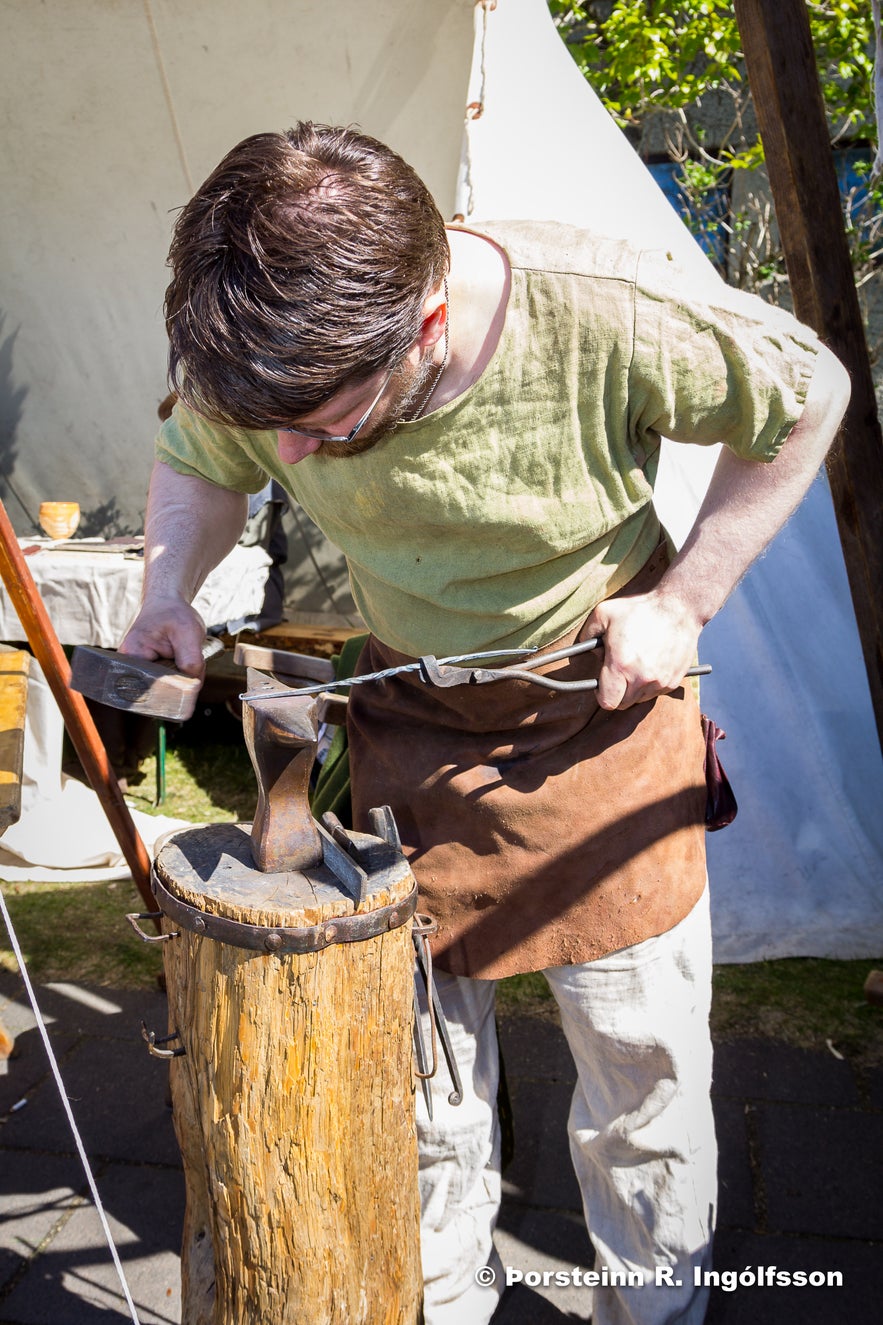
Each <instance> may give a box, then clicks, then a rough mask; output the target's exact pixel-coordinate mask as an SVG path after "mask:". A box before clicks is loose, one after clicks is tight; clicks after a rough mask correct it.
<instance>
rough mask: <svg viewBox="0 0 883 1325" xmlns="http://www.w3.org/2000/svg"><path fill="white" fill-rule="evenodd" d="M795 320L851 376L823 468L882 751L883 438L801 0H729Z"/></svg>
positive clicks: (808, 33) (811, 48)
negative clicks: (848, 396) (842, 413)
mask: <svg viewBox="0 0 883 1325" xmlns="http://www.w3.org/2000/svg"><path fill="white" fill-rule="evenodd" d="M735 10H736V18H737V20H738V23H739V29H740V32H741V34H742V43H743V48H744V51H745V62H746V65H747V69H748V78H749V82H750V85H751V92H752V95H753V98H754V105H755V109H756V112H757V121H758V125H759V127H760V133H761V137H762V139H763V144H764V151H765V154H766V162H767V169H768V171H769V177H770V185H771V187H772V191H773V199H774V202H775V207H776V219H777V221H778V224H779V232H780V234H781V238H782V247H783V249H784V253H785V262H786V265H787V268H788V276H789V278H790V281H791V288H792V292H793V296H794V310H795V312H796V314H797V316H798V317H799V318H800V319H801V320H802V321H804V322H806V323H808V324H809V325H810V326H811V327H813V328H814V329H815V331H817V332H818V334H819V335H820V336H821V337H822V339H823V340H824V341H825V343H826V344H828V345H829V346H830V347H831V349H832V350H833V351H834V353H835V354H836V355H837V356H838V357H839V358H840V359H841V360H842V362H843V363H844V364H845V365H846V367H847V368H848V369H849V373H850V376H851V378H852V399H851V401H850V405H849V409H848V410H847V413H846V418H845V419H844V422H843V426H842V427H841V430H840V433H839V436H838V439H837V441H836V442H835V445H834V447H833V449H832V452H831V454H830V456H829V459H828V462H827V470H828V479H829V481H830V484H831V493H832V497H833V501H834V511H835V514H836V516H837V526H838V530H839V533H840V542H841V545H842V547H843V557H844V561H845V563H846V571H847V575H848V577H849V586H850V591H851V593H852V600H853V605H854V607H855V615H856V621H857V625H858V631H859V636H860V638H861V642H862V650H863V653H864V658H865V666H866V668H867V672H868V682H869V685H870V690H871V700H872V703H873V706H874V713H875V715H876V720H877V731H878V734H879V736H880V740H881V744H883V436H881V430H880V420H879V417H878V413H877V402H876V397H875V394H874V383H873V378H872V375H871V365H870V360H869V357H868V347H867V342H866V340H865V333H864V327H863V324H862V317H861V310H860V308H859V302H858V296H857V294H856V289H855V280H854V276H853V270H852V263H851V260H850V256H849V246H848V244H847V240H846V235H845V232H844V228H843V219H842V213H841V207H840V194H839V189H838V184H837V177H836V173H835V169H834V160H833V156H832V152H831V145H830V141H829V137H828V126H827V122H826V119H825V109H824V104H823V101H822V94H821V89H820V87H819V81H818V75H817V72H816V65H815V59H814V56H813V46H812V36H811V33H810V26H809V16H808V14H807V9H806V4H805V0H776V3H775V4H769V3H764V0H735Z"/></svg>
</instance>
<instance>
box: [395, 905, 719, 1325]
mask: <svg viewBox="0 0 883 1325" xmlns="http://www.w3.org/2000/svg"><path fill="white" fill-rule="evenodd" d="M544 975H545V977H546V979H547V981H548V982H549V986H550V988H551V990H552V993H553V994H554V996H555V999H556V1000H557V1002H558V1006H559V1008H560V1010H561V1021H562V1027H563V1030H564V1034H565V1035H566V1037H567V1042H568V1044H569V1046H570V1050H571V1053H572V1054H573V1057H574V1061H575V1063H576V1068H577V1084H576V1088H575V1090H574V1094H573V1101H572V1104H571V1110H570V1119H569V1123H568V1132H569V1137H570V1151H571V1156H572V1159H573V1164H574V1168H575V1170H576V1176H577V1179H578V1181H579V1185H580V1189H581V1192H582V1200H583V1210H584V1213H585V1218H586V1225H587V1228H588V1232H589V1237H590V1238H591V1241H592V1244H593V1246H594V1248H595V1256H596V1262H595V1269H596V1270H598V1271H600V1270H601V1269H602V1267H605V1268H606V1270H607V1271H608V1272H611V1273H610V1275H608V1276H607V1277H612V1274H613V1273H617V1274H618V1276H619V1277H620V1278H624V1273H623V1272H628V1271H632V1272H635V1271H637V1272H640V1273H641V1275H642V1277H643V1281H644V1282H643V1286H641V1287H637V1286H619V1285H618V1284H616V1285H615V1286H606V1287H605V1286H601V1287H596V1288H595V1289H594V1296H593V1304H592V1321H593V1325H669V1323H671V1325H673V1323H674V1322H679V1323H680V1325H701V1322H702V1320H703V1319H704V1316H705V1309H706V1305H707V1290H706V1289H703V1288H696V1287H694V1278H693V1276H694V1267H695V1268H697V1269H698V1268H701V1267H704V1268H709V1266H710V1252H711V1237H712V1229H713V1226H714V1214H715V1204H716V1169H717V1153H716V1146H715V1140H714V1127H713V1122H712V1115H711V1101H710V1086H711V1038H710V1035H709V1030H708V1015H709V1007H710V1001H711V932H710V923H709V913H708V890H707V889H706V891H705V894H704V895H703V897H702V898H701V900H700V901H699V902H698V903H697V904H696V906H695V907H694V909H693V911H692V912H691V913H690V914H689V915H688V916H687V917H686V918H685V919H684V920H683V921H681V923H680V924H679V925H676V926H675V928H674V929H672V930H670V931H669V932H668V933H666V934H662V935H660V936H659V937H657V938H652V939H647V940H646V941H645V942H644V943H638V944H635V945H634V946H632V947H629V948H623V949H621V950H620V951H619V952H615V953H612V954H611V955H610V956H608V957H604V958H601V959H600V960H598V961H593V962H587V963H585V964H584V965H581V966H556V967H551V968H549V969H548V970H546V971H545V972H544ZM436 986H437V988H438V992H439V996H440V999H441V1003H442V1007H443V1009H444V1012H445V1018H446V1020H447V1022H448V1026H449V1030H450V1034H451V1038H452V1041H453V1044H454V1052H455V1054H456V1058H457V1063H458V1066H459V1069H460V1073H461V1076H462V1078H463V1090H464V1099H463V1103H462V1104H460V1105H459V1106H456V1107H454V1106H452V1105H451V1104H450V1103H449V1102H448V1094H449V1092H450V1090H451V1085H450V1078H449V1076H448V1073H447V1070H446V1068H445V1065H444V1060H443V1059H442V1060H441V1063H440V1067H439V1072H438V1075H437V1076H436V1077H435V1078H434V1079H433V1080H432V1082H431V1087H432V1101H433V1121H432V1122H430V1121H429V1119H428V1116H427V1112H426V1108H425V1104H424V1100H423V1096H422V1091H420V1090H418V1094H417V1128H418V1135H419V1139H420V1198H421V1211H422V1217H421V1244H422V1256H423V1272H424V1282H425V1290H424V1291H425V1306H424V1310H425V1318H426V1325H487V1322H488V1321H489V1320H490V1318H491V1316H492V1315H493V1312H494V1310H495V1308H496V1306H497V1302H498V1300H499V1296H500V1293H501V1291H502V1286H503V1284H502V1275H501V1270H502V1266H501V1265H500V1262H499V1258H498V1257H497V1255H496V1252H495V1251H494V1249H493V1231H494V1226H495V1223H496V1218H497V1212H498V1209H499V1203H500V1136H499V1126H498V1123H497V1113H496V1097H497V1084H498V1075H499V1059H498V1049H497V1037H496V1029H495V1024H494V994H495V988H496V986H495V982H494V981H491V980H469V979H463V978H461V977H458V976H451V975H446V974H445V973H443V972H438V971H437V972H436ZM424 1034H425V1035H427V1034H428V1031H427V1028H426V1024H425V1018H424ZM510 1074H512V1075H516V1074H517V1064H512V1065H510ZM488 1266H489V1267H490V1268H491V1269H492V1270H494V1271H495V1274H496V1278H495V1282H494V1283H493V1284H492V1285H490V1286H484V1285H483V1284H482V1283H480V1282H477V1281H476V1274H477V1272H478V1271H480V1270H481V1268H482V1267H488ZM516 1268H521V1269H529V1268H530V1267H527V1266H525V1267H516ZM584 1268H589V1269H590V1268H591V1267H584ZM700 1277H701V1276H700ZM486 1278H490V1275H489V1274H487V1273H486V1272H485V1273H483V1274H480V1275H479V1279H486ZM678 1281H680V1285H679V1284H678Z"/></svg>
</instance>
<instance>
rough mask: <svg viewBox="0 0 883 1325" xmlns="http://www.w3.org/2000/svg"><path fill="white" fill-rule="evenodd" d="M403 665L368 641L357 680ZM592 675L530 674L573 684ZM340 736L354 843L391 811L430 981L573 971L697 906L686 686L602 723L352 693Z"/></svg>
mask: <svg viewBox="0 0 883 1325" xmlns="http://www.w3.org/2000/svg"><path fill="white" fill-rule="evenodd" d="M666 562H667V556H666V553H665V550H664V549H659V550H658V551H657V552H656V553H655V554H654V556H653V557H652V558H651V559H650V561H649V562H648V563H647V564H646V566H645V567H644V568H643V570H641V571H640V572H639V574H638V575H637V576H636V577H635V578H634V579H633V580H632V581H631V582H630V583H629V584H628V585H626V587H625V588H624V589H623V590H622V591H621V594H620V595H617V596H622V595H625V594H631V593H641V592H645V591H646V590H647V589H649V588H650V587H651V586H652V584H653V583H655V581H656V580H657V579H658V578H659V576H660V574H661V573H662V571H663V570H664V569H665V565H666ZM584 629H585V628H584V626H583V627H578V628H574V629H573V630H572V631H570V632H569V633H568V634H567V635H565V636H564V637H563V638H562V639H560V640H557V641H556V642H555V643H554V644H550V645H549V646H548V649H547V650H546V651H551V650H552V649H553V648H560V647H562V646H564V645H567V644H571V643H574V642H575V641H576V640H578V639H584V638H586V635H585V633H584ZM409 661H412V660H411V659H409V658H407V657H405V655H403V654H400V653H397V652H395V651H394V650H392V649H389V648H387V647H386V646H385V645H383V644H381V643H380V642H379V641H378V640H376V639H374V638H373V637H372V638H371V639H369V641H368V643H367V644H366V646H365V649H364V650H363V652H362V655H361V657H360V659H359V664H358V667H357V674H358V673H364V672H369V671H378V670H380V669H382V668H386V667H392V666H396V665H398V664H400V663H403V662H409ZM601 661H602V659H601V656H599V652H598V651H595V652H591V653H588V654H583V655H581V656H579V657H577V658H573V659H570V660H567V661H565V662H560V663H553V664H550V665H549V667H547V668H544V669H542V670H544V671H548V672H549V674H551V675H554V676H555V677H556V678H557V679H560V680H575V679H577V678H584V677H591V676H597V674H598V671H599V669H600V665H601ZM504 662H505V660H504ZM501 665H504V663H502V664H501ZM347 728H348V734H349V745H350V767H351V778H352V793H353V814H354V822H355V826H356V828H358V829H360V830H362V831H368V818H367V816H368V810H369V809H370V807H371V806H375V805H390V806H392V809H393V812H394V814H395V817H396V822H397V823H398V827H399V832H400V834H401V837H402V842H403V844H404V847H405V850H406V852H407V854H408V856H409V859H410V863H411V867H412V869H413V870H414V873H415V875H416V877H417V881H418V883H419V885H420V908H421V910H424V911H427V912H428V913H429V914H430V915H431V916H433V917H434V918H435V920H437V922H438V935H437V938H436V939H435V942H434V944H433V954H434V957H435V960H436V961H437V962H438V964H439V966H440V967H442V968H443V969H444V970H447V971H451V972H452V973H453V974H455V975H471V976H476V977H479V978H482V979H498V978H500V977H502V976H507V975H514V974H517V973H519V972H522V971H533V970H541V969H542V968H543V967H546V966H561V965H569V964H571V963H574V962H585V961H591V960H592V959H593V958H596V957H601V956H605V955H606V954H607V953H610V952H613V951H615V950H616V949H618V948H623V947H626V946H627V945H629V944H632V943H638V942H641V941H642V940H644V939H647V938H651V937H653V936H654V935H657V934H662V933H664V932H665V931H666V930H668V929H671V928H672V926H674V925H676V924H677V923H678V922H679V921H680V920H682V919H683V918H684V916H686V915H687V913H688V912H689V911H690V910H691V908H692V907H693V905H694V904H695V903H696V901H697V900H698V899H699V896H700V894H701V893H702V890H703V888H704V886H705V829H704V815H705V799H706V790H705V780H704V774H703V760H704V755H705V747H704V742H703V736H702V729H701V724H700V717H699V709H698V706H697V703H696V700H695V697H694V695H693V692H692V689H691V687H690V686H689V684H687V685H685V686H683V687H681V688H680V689H678V690H677V691H675V692H674V693H673V694H671V695H661V696H659V697H658V698H657V699H655V700H653V701H651V702H650V703H646V704H638V705H635V706H633V707H632V708H629V709H625V710H622V711H619V710H617V711H614V712H605V710H603V709H601V708H599V707H598V704H597V701H596V699H595V692H594V691H574V692H567V691H551V690H544V689H542V688H541V687H539V686H537V685H533V684H532V683H531V682H529V681H498V682H492V683H489V684H487V685H482V686H466V685H464V686H457V687H454V688H452V689H435V688H432V687H430V686H428V685H426V684H425V683H424V682H422V681H421V680H420V679H419V677H418V676H417V675H416V674H415V673H409V674H406V675H404V676H397V677H393V678H390V679H388V680H386V681H383V682H380V683H377V684H372V685H367V686H356V687H354V688H353V690H352V691H351V692H350V700H349V717H348V722H347Z"/></svg>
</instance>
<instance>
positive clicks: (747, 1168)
mask: <svg viewBox="0 0 883 1325" xmlns="http://www.w3.org/2000/svg"><path fill="white" fill-rule="evenodd" d="M713 1104H714V1120H715V1132H716V1133H717V1149H718V1163H717V1176H718V1219H717V1223H718V1228H754V1225H755V1208H754V1178H753V1174H752V1172H751V1156H750V1152H749V1149H748V1130H747V1127H746V1123H745V1103H744V1101H743V1100H730V1099H715V1100H714V1101H713Z"/></svg>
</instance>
